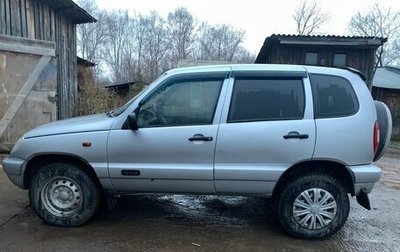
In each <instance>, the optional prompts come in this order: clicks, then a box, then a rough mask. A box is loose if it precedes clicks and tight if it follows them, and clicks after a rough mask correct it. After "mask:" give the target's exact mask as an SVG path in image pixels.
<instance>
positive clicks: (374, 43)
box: [255, 34, 387, 63]
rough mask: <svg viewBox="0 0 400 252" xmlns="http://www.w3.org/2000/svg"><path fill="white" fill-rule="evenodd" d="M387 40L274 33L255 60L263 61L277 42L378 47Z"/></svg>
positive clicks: (257, 61) (267, 39)
mask: <svg viewBox="0 0 400 252" xmlns="http://www.w3.org/2000/svg"><path fill="white" fill-rule="evenodd" d="M385 42H387V38H382V37H363V36H338V35H290V34H272V35H271V36H269V37H267V38H266V39H265V41H264V44H263V46H262V48H261V50H260V52H259V54H258V55H257V58H256V61H255V62H256V63H262V62H263V60H264V59H265V56H266V53H267V51H268V50H269V48H271V46H272V45H273V44H275V43H279V44H286V45H307V46H343V47H352V48H372V49H376V48H378V47H379V46H381V45H383V44H384V43H385Z"/></svg>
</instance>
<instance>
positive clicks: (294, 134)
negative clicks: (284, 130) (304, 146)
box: [283, 131, 308, 139]
mask: <svg viewBox="0 0 400 252" xmlns="http://www.w3.org/2000/svg"><path fill="white" fill-rule="evenodd" d="M283 138H285V139H294V138H298V139H307V138H308V134H300V133H299V132H297V131H291V132H289V133H288V134H287V135H284V136H283Z"/></svg>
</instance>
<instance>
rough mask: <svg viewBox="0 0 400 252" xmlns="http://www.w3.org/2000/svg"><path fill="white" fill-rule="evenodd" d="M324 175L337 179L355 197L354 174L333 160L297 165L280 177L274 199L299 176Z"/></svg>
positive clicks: (306, 162) (274, 191)
mask: <svg viewBox="0 0 400 252" xmlns="http://www.w3.org/2000/svg"><path fill="white" fill-rule="evenodd" d="M307 173H322V174H327V175H330V176H332V177H334V178H336V179H337V180H338V181H339V182H340V183H341V184H342V185H343V186H344V187H345V190H346V192H347V193H351V194H352V195H354V174H353V173H352V171H350V170H349V169H348V168H347V167H346V165H345V164H343V163H340V162H337V161H332V160H310V161H304V162H301V163H297V164H295V165H293V166H291V167H290V168H289V169H287V170H286V171H285V172H284V173H283V174H282V175H281V176H280V177H279V180H278V182H277V184H276V185H275V187H274V190H273V194H272V195H273V197H275V196H276V195H278V194H279V192H280V191H281V190H282V189H283V188H284V187H285V184H286V183H287V182H288V181H289V180H291V179H292V178H294V177H296V176H298V175H304V174H307Z"/></svg>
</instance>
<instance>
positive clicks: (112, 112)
mask: <svg viewBox="0 0 400 252" xmlns="http://www.w3.org/2000/svg"><path fill="white" fill-rule="evenodd" d="M106 116H108V117H114V110H111V111H108V112H107V113H106Z"/></svg>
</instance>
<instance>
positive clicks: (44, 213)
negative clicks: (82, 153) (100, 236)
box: [29, 163, 101, 226]
mask: <svg viewBox="0 0 400 252" xmlns="http://www.w3.org/2000/svg"><path fill="white" fill-rule="evenodd" d="M29 198H30V201H31V206H32V208H33V209H34V211H35V212H36V213H37V214H38V215H39V216H40V217H41V218H42V219H43V220H44V221H45V222H47V223H49V224H51V225H56V226H80V225H82V224H84V223H85V222H87V221H88V220H89V219H90V218H91V217H92V216H93V215H94V214H95V213H96V211H97V209H98V208H99V205H100V198H101V194H100V191H99V188H98V186H97V184H96V182H95V181H94V179H93V178H92V177H91V176H90V175H89V174H88V173H86V172H84V171H83V170H82V169H80V168H79V167H78V166H76V165H73V164H68V163H51V164H47V165H45V166H43V167H41V168H40V169H39V170H38V171H37V172H36V173H35V174H34V176H33V178H32V181H31V184H30V188H29Z"/></svg>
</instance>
